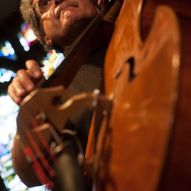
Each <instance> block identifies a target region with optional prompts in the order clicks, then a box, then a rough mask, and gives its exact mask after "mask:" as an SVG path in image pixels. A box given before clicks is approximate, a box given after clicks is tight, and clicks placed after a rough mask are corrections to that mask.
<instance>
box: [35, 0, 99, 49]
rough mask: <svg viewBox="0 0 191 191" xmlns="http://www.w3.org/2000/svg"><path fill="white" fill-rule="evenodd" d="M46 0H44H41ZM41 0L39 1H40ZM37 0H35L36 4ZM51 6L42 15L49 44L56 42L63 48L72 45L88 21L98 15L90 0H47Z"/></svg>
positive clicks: (47, 3) (46, 41) (45, 39)
mask: <svg viewBox="0 0 191 191" xmlns="http://www.w3.org/2000/svg"><path fill="white" fill-rule="evenodd" d="M40 1H44V0H40ZM40 1H39V3H40ZM35 2H37V0H33V4H35ZM45 5H49V7H48V8H47V9H46V10H45V11H44V12H43V13H42V14H41V15H40V19H41V22H42V26H43V29H44V32H45V37H44V41H45V43H46V44H47V45H49V43H50V42H51V43H54V44H56V45H59V46H61V47H62V48H63V47H65V46H67V45H70V44H71V43H72V42H73V41H74V40H75V38H76V37H77V36H78V34H79V33H80V32H81V31H82V30H83V28H84V27H85V26H87V23H89V22H90V20H91V19H92V18H93V17H95V16H96V15H97V9H96V7H95V6H94V5H93V4H92V3H91V2H90V0H64V1H62V0H60V2H59V3H57V2H56V1H55V0H52V1H51V0H47V2H46V0H45Z"/></svg>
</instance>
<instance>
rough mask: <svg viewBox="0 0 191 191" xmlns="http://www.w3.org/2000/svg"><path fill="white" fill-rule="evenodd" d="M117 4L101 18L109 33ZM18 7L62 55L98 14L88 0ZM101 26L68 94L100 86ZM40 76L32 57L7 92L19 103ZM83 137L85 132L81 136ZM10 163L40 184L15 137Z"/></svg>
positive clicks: (36, 0)
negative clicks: (11, 161)
mask: <svg viewBox="0 0 191 191" xmlns="http://www.w3.org/2000/svg"><path fill="white" fill-rule="evenodd" d="M117 3H118V4H116V2H115V4H116V5H115V7H114V6H113V7H114V8H113V10H112V11H111V12H110V13H109V14H108V15H107V16H105V17H104V23H106V25H107V26H108V25H109V29H107V30H106V31H109V32H108V34H112V31H113V23H114V21H115V18H116V16H117V13H118V10H119V7H120V4H121V3H120V2H117ZM101 4H104V2H101ZM100 7H101V6H100ZM20 9H21V13H22V15H23V18H24V20H25V21H26V22H27V23H29V25H30V26H31V28H32V29H33V31H34V33H35V35H36V36H37V38H38V39H39V41H40V42H41V43H42V44H43V45H44V46H45V47H47V48H51V49H52V48H54V49H57V50H59V51H61V52H63V53H64V54H67V51H68V50H69V49H70V47H71V45H72V44H73V42H74V41H75V40H76V38H77V37H78V35H79V34H80V33H81V32H82V31H83V30H84V29H85V28H86V27H87V26H88V24H89V23H90V22H91V21H92V19H93V18H95V17H96V16H97V15H99V14H101V13H100V10H99V8H98V6H95V5H94V4H93V3H92V2H91V1H90V0H65V1H63V0H22V1H21V6H20ZM104 27H105V24H100V26H99V27H98V29H96V30H98V31H97V33H95V34H96V35H97V36H95V37H94V38H95V39H96V40H95V43H94V46H93V47H91V51H90V53H89V54H88V55H87V59H86V63H84V64H83V65H82V66H81V67H80V69H79V71H78V72H77V74H76V75H75V76H74V78H73V80H72V82H71V83H70V85H69V86H68V89H69V91H70V93H71V94H77V93H81V92H87V91H92V90H94V89H95V88H99V87H101V82H102V68H103V62H104V55H105V51H106V49H107V46H108V43H109V40H108V41H107V42H106V40H105V39H106V38H105V36H104V34H103V33H102V31H104V30H102V28H103V29H104ZM100 28H101V29H100ZM106 33H107V32H106ZM82 56H83V55H82ZM76 62H78V60H77V61H76ZM73 67H75V66H73ZM42 76H43V73H42V71H41V69H40V67H39V66H38V64H37V63H36V62H35V61H34V60H28V61H27V62H26V70H24V69H22V70H19V71H18V72H17V76H16V77H15V78H14V79H13V81H12V83H11V84H10V85H9V87H8V94H9V95H10V97H11V98H12V99H13V101H14V102H16V103H17V104H18V105H19V104H20V103H21V102H22V100H23V98H24V97H25V96H26V95H28V94H29V93H30V92H31V91H33V90H34V89H35V88H36V84H37V83H38V81H39V80H40V79H41V78H42ZM86 138H87V135H85V137H84V139H85V140H86ZM84 142H86V141H84ZM21 159H22V160H21ZM13 162H14V167H15V170H16V173H17V174H18V175H19V176H20V178H21V180H22V181H23V182H24V183H25V184H26V185H27V186H29V187H30V186H35V185H39V181H38V180H37V178H36V177H35V176H34V174H33V173H32V172H31V170H30V166H29V165H28V164H27V162H26V161H25V159H24V157H23V153H22V151H20V150H19V143H18V142H17V139H15V144H14V147H13ZM29 172H30V173H29Z"/></svg>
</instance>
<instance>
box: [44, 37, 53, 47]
mask: <svg viewBox="0 0 191 191" xmlns="http://www.w3.org/2000/svg"><path fill="white" fill-rule="evenodd" d="M43 41H44V43H45V44H46V46H48V47H52V40H51V39H50V38H48V37H47V36H45V37H44V38H43Z"/></svg>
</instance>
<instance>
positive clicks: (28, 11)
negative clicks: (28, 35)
mask: <svg viewBox="0 0 191 191" xmlns="http://www.w3.org/2000/svg"><path fill="white" fill-rule="evenodd" d="M20 11H21V15H22V17H23V19H24V21H25V22H26V23H28V24H29V25H30V27H31V29H32V30H33V31H34V33H35V35H36V36H37V37H38V38H40V39H39V40H40V41H42V37H43V36H44V31H43V28H42V25H41V23H40V19H39V17H38V16H37V14H36V12H35V10H34V8H33V5H32V0H21V4H20Z"/></svg>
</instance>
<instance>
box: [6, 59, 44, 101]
mask: <svg viewBox="0 0 191 191" xmlns="http://www.w3.org/2000/svg"><path fill="white" fill-rule="evenodd" d="M26 68H27V69H26V70H24V69H21V70H19V71H18V72H17V76H16V77H15V78H14V79H13V81H12V82H11V84H10V85H9V87H8V94H9V96H10V97H11V98H12V100H13V101H14V102H16V103H17V104H20V103H21V101H22V100H23V98H24V97H25V96H26V95H28V94H29V93H30V92H31V91H32V90H34V89H35V87H36V84H37V83H38V82H39V80H40V79H41V78H42V76H43V73H42V71H41V69H40V67H39V66H38V64H37V62H36V61H34V60H28V61H27V62H26Z"/></svg>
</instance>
